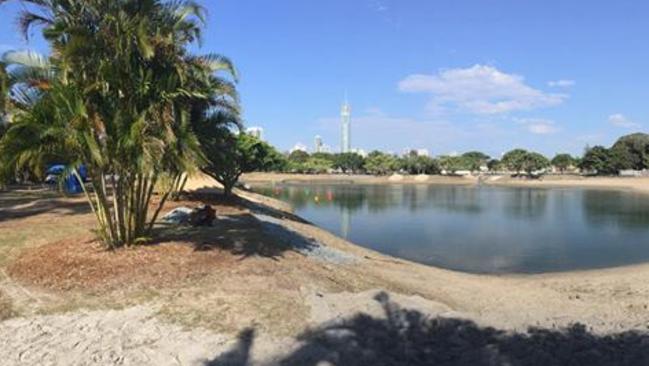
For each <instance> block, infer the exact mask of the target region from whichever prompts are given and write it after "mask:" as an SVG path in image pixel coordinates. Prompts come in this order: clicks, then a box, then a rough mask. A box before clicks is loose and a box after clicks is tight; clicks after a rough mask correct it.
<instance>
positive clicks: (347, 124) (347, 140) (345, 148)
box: [340, 98, 352, 153]
mask: <svg viewBox="0 0 649 366" xmlns="http://www.w3.org/2000/svg"><path fill="white" fill-rule="evenodd" d="M351 119H352V107H351V106H350V105H349V103H347V98H345V103H343V106H342V108H341V110H340V121H341V141H340V151H341V152H343V153H347V152H351V150H352V136H351V127H352V126H351V122H352V121H351Z"/></svg>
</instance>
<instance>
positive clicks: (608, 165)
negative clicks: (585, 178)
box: [579, 146, 618, 175]
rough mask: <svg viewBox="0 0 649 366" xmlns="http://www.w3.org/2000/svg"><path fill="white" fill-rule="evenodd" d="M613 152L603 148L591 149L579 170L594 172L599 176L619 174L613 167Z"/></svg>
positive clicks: (585, 155)
mask: <svg viewBox="0 0 649 366" xmlns="http://www.w3.org/2000/svg"><path fill="white" fill-rule="evenodd" d="M611 155H612V154H611V152H610V151H609V150H608V149H607V148H605V147H603V146H593V147H592V148H589V149H588V150H587V151H586V153H585V154H584V157H583V158H582V159H581V162H580V164H579V168H580V169H582V170H585V171H587V172H594V173H595V174H598V175H613V174H617V173H618V172H617V170H616V169H615V166H614V165H613V159H612V158H611Z"/></svg>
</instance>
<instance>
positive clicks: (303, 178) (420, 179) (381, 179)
mask: <svg viewBox="0 0 649 366" xmlns="http://www.w3.org/2000/svg"><path fill="white" fill-rule="evenodd" d="M241 181H243V182H245V183H249V184H255V183H257V184H258V183H327V184H462V185H469V184H476V183H477V182H478V180H477V179H476V178H474V177H447V176H441V175H399V174H395V175H391V176H374V175H342V174H312V175H311V174H283V173H250V174H244V175H243V176H242V177H241Z"/></svg>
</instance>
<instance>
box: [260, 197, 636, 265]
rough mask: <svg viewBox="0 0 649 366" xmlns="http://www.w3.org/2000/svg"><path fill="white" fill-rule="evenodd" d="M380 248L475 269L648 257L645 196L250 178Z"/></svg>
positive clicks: (303, 211)
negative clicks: (264, 181) (267, 183)
mask: <svg viewBox="0 0 649 366" xmlns="http://www.w3.org/2000/svg"><path fill="white" fill-rule="evenodd" d="M256 190H257V191H258V192H260V193H263V194H266V195H269V196H272V197H276V198H279V199H282V200H284V201H287V202H289V203H291V204H292V205H293V207H295V209H296V213H298V214H299V215H300V216H302V217H304V218H305V219H307V220H309V221H311V222H313V223H315V224H316V225H318V226H320V227H322V228H324V229H327V230H329V231H331V232H334V233H336V234H338V235H339V236H342V237H344V238H347V239H349V240H350V241H352V242H354V243H356V244H359V245H362V246H365V247H367V248H371V249H374V250H377V251H379V252H382V253H386V254H390V255H393V256H396V257H401V258H405V259H408V260H411V261H415V262H420V263H424V264H430V265H434V266H438V267H443V268H449V269H454V270H460V271H465V272H476V273H508V272H509V273H512V272H518V273H522V272H524V273H530V272H532V273H538V272H554V271H566V270H575V269H591V268H603V267H613V266H620V265H627V264H635V263H641V262H647V261H649V197H646V196H643V195H640V194H635V193H630V192H619V191H600V190H585V189H574V188H570V189H562V188H552V189H534V188H496V187H484V186H482V187H458V186H433V185H357V184H350V185H319V184H295V185H290V184H289V185H274V186H261V187H259V186H258V187H256Z"/></svg>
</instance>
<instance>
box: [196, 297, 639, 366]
mask: <svg viewBox="0 0 649 366" xmlns="http://www.w3.org/2000/svg"><path fill="white" fill-rule="evenodd" d="M375 299H376V301H378V302H380V303H381V305H382V306H383V309H384V311H385V318H376V317H372V316H369V315H366V314H357V315H355V316H353V317H352V318H349V319H346V320H342V321H339V322H335V323H331V324H325V325H322V326H320V327H318V328H316V329H313V330H310V331H308V332H306V333H304V334H302V335H300V336H299V337H298V341H300V343H301V346H300V347H299V348H298V349H297V350H296V351H294V352H292V353H291V354H290V355H288V356H286V357H285V358H284V359H282V360H281V361H279V362H273V363H271V364H279V365H287V366H288V365H291V366H316V365H341V366H342V365H345V366H347V365H351V366H361V365H362V366H365V365H368V366H369V365H372V366H383V365H385V366H387V365H399V366H401V365H403V366H405V365H413V366H419V365H448V366H455V365H467V366H469V365H470V366H495V365H498V366H500V365H511V366H559V365H561V366H563V365H570V366H572V365H584V366H603V365H607V366H608V365H628V366H631V365H634V366H635V365H649V334H647V333H641V332H635V331H627V332H622V333H616V334H610V335H596V334H593V333H591V332H589V331H588V330H587V329H586V327H585V326H583V325H573V326H571V327H568V328H566V329H543V328H530V329H529V330H528V331H527V332H525V333H516V332H506V331H503V330H498V329H494V328H490V327H480V326H478V325H477V324H475V323H473V322H471V321H468V320H464V319H455V318H440V317H436V318H435V317H429V316H426V315H425V314H423V313H421V312H419V311H416V310H407V309H402V308H400V307H399V306H398V304H396V303H394V302H392V301H390V299H389V297H388V295H387V294H386V293H381V294H379V295H377V296H376V297H375ZM245 332H247V333H245ZM245 332H244V333H242V337H241V338H240V341H239V343H238V344H237V345H236V347H235V348H234V349H233V350H232V351H231V353H229V354H237V355H238V358H229V359H226V358H223V357H225V356H226V355H227V354H226V355H223V356H221V357H218V358H216V359H214V360H212V361H210V362H208V363H206V365H209V366H217V365H218V366H246V365H248V364H249V355H248V353H249V351H250V348H251V346H252V343H253V340H252V339H248V338H245V337H244V336H246V337H252V336H253V335H254V333H250V330H246V331H245ZM241 339H245V340H246V341H245V342H242V341H241ZM232 352H234V353H232ZM244 353H245V354H246V356H242V355H243V354H244Z"/></svg>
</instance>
